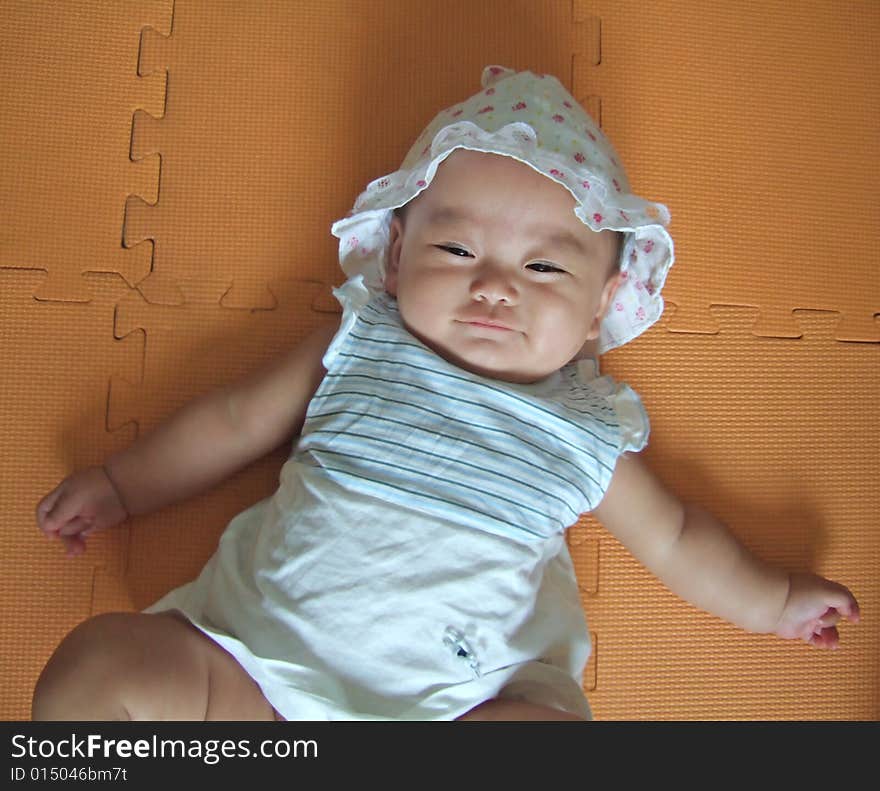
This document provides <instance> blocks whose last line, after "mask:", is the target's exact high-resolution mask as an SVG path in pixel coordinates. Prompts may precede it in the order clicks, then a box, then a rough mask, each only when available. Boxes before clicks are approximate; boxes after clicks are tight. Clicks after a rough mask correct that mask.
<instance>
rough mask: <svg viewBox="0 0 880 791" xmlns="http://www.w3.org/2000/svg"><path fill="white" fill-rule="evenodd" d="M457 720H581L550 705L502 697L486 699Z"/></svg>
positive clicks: (581, 720)
mask: <svg viewBox="0 0 880 791" xmlns="http://www.w3.org/2000/svg"><path fill="white" fill-rule="evenodd" d="M458 720H459V721H465V722H467V721H472V722H490V721H503V722H512V721H514V720H540V721H541V722H549V721H551V720H553V721H556V720H577V721H579V722H583V719H581V717H578V716H577V715H575V714H571V713H570V712H567V711H561V710H559V709H553V708H551V707H550V706H542V705H540V704H538V703H521V702H520V701H517V700H505V699H504V698H493V699H492V700H487V701H486V702H485V703H481V704H480V705H479V706H477V707H476V708H473V709H471V710H470V711H469V712H468V713H467V714H463V715H462V716H461V717H459V718H458Z"/></svg>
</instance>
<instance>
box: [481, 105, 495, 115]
mask: <svg viewBox="0 0 880 791" xmlns="http://www.w3.org/2000/svg"><path fill="white" fill-rule="evenodd" d="M494 109H495V108H494V107H493V106H492V105H491V104H487V105H486V106H485V107H484V108H483V109H482V110H477V115H482V114H483V113H491V112H492V111H493V110H494Z"/></svg>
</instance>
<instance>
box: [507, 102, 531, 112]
mask: <svg viewBox="0 0 880 791" xmlns="http://www.w3.org/2000/svg"><path fill="white" fill-rule="evenodd" d="M527 106H528V105H527V104H526V103H525V102H517V103H516V104H515V105H513V107H511V108H510V109H511V110H525V109H526V107H527Z"/></svg>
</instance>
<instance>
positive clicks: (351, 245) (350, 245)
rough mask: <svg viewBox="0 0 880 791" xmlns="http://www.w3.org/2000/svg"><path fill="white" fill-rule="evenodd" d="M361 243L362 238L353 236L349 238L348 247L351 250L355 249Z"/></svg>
mask: <svg viewBox="0 0 880 791" xmlns="http://www.w3.org/2000/svg"><path fill="white" fill-rule="evenodd" d="M360 243H361V240H360V239H358V238H357V236H352V237H351V238H350V239H349V240H348V249H349V250H354V248H355V247H357V246H358V245H359V244H360Z"/></svg>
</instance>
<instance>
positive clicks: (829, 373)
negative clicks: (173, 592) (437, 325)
mask: <svg viewBox="0 0 880 791" xmlns="http://www.w3.org/2000/svg"><path fill="white" fill-rule="evenodd" d="M878 36H880V6H878V5H877V4H876V3H873V2H855V1H854V0H845V1H841V2H838V3H833V4H830V3H824V2H822V3H820V2H804V3H798V4H796V5H794V4H790V3H783V2H777V3H763V2H754V3H737V4H734V5H731V4H728V3H724V2H721V1H720V0H718V1H717V2H708V1H700V2H689V3H687V4H681V3H678V2H672V0H658V2H655V3H651V4H649V5H648V6H646V5H645V4H644V3H638V2H634V1H632V2H619V0H618V1H617V2H613V3H612V2H610V0H607V1H606V0H553V1H548V0H544V2H540V3H538V2H529V1H528V0H519V1H517V0H484V1H482V2H478V3H474V2H471V1H470V0H469V1H468V2H464V1H463V0H452V1H451V2H450V0H445V1H444V2H440V1H439V0H424V2H420V3H418V4H412V3H410V2H405V0H384V1H382V2H380V1H379V0H375V1H372V0H347V1H344V0H333V2H326V1H325V0H297V2H282V1H281V0H277V1H276V2H270V1H269V0H264V1H263V2H249V3H234V2H212V3H202V2H196V0H174V1H173V2H172V0H152V2H150V1H147V0H144V1H143V2H127V1H123V0H118V1H117V2H110V1H109V0H108V1H105V2H101V3H85V4H72V3H32V2H15V1H12V0H2V2H0V437H2V440H3V442H4V446H5V448H6V453H4V454H3V455H2V457H0V506H2V516H0V549H2V552H0V564H2V569H3V575H2V579H3V581H2V592H0V717H2V718H4V719H26V718H27V717H28V716H29V713H30V694H31V690H32V688H33V684H34V682H35V680H36V678H37V676H38V674H39V672H40V670H41V668H42V666H43V664H44V663H45V661H46V659H47V658H48V656H49V655H50V654H51V652H52V650H53V649H54V647H55V645H57V643H58V641H59V640H60V639H61V638H62V637H63V635H64V634H66V633H67V631H69V630H70V629H71V628H73V626H75V625H76V624H77V623H78V622H80V621H81V620H83V619H84V618H86V617H88V616H89V615H90V614H93V613H98V612H103V611H107V610H114V609H140V608H143V607H145V606H147V605H148V604H150V603H152V601H154V600H155V599H157V598H158V597H159V596H160V595H162V594H163V593H164V592H165V591H167V590H168V589H169V588H170V587H172V586H174V585H177V584H180V583H182V582H184V581H186V580H188V579H190V578H192V577H193V576H194V575H195V574H196V573H197V572H198V570H199V569H200V568H201V566H202V564H203V563H204V561H205V560H206V559H207V558H208V557H209V555H210V554H211V552H212V551H213V548H214V546H215V545H216V542H217V539H218V537H219V535H220V533H221V532H222V530H223V528H224V526H225V525H226V523H227V522H228V520H229V519H230V518H231V517H232V516H234V515H235V514H236V513H238V512H239V511H240V510H242V509H243V508H245V507H247V506H248V505H250V504H251V503H253V502H255V501H256V500H258V499H260V498H262V497H265V496H266V495H268V494H269V493H271V492H272V491H273V490H274V489H275V486H276V485H277V475H278V470H279V468H280V466H281V464H282V463H283V460H284V458H285V456H286V449H284V448H282V449H279V450H278V451H277V452H276V453H274V454H272V455H270V456H269V457H267V458H266V459H264V460H262V461H261V462H259V463H257V464H255V465H253V466H252V467H250V468H248V469H246V470H244V471H242V472H241V473H239V474H238V475H236V476H235V477H234V478H233V479H231V480H229V481H227V482H226V483H224V484H223V485H221V486H219V487H217V488H216V489H215V490H213V491H211V492H208V493H205V494H204V495H202V496H200V497H198V498H195V499H194V500H192V501H189V502H186V503H183V504H181V505H179V506H176V507H173V508H169V509H166V510H164V511H162V512H159V513H156V514H153V515H150V516H148V517H143V518H138V519H134V520H131V521H129V522H128V523H126V524H125V525H124V526H123V527H122V528H120V529H118V530H116V531H114V532H113V533H110V534H104V535H99V536H96V537H95V538H93V540H92V541H91V543H90V545H89V549H88V552H87V553H86V554H85V555H84V556H82V557H79V558H76V559H66V558H65V557H64V556H63V552H62V550H61V547H60V546H59V545H56V544H49V543H47V542H46V541H45V540H44V539H43V538H42V537H41V536H40V534H39V533H38V531H37V529H36V526H35V523H34V513H33V512H34V508H35V506H36V503H37V501H38V500H39V498H40V497H41V496H42V495H44V494H45V493H46V492H48V491H49V490H50V489H51V488H52V487H53V486H54V485H55V484H56V483H57V482H58V481H59V480H60V479H61V478H63V477H64V476H65V475H66V474H68V473H69V472H71V471H72V470H74V469H76V468H77V467H80V466H84V465H87V464H94V463H99V462H100V461H101V460H102V459H103V458H105V457H106V456H107V455H109V454H110V453H112V452H114V451H115V450H118V449H119V448H121V447H124V446H125V445H127V444H129V443H130V442H131V441H132V440H133V439H134V438H135V437H136V436H137V435H138V434H139V433H143V432H145V431H147V430H149V429H150V428H151V427H152V426H154V425H156V423H157V422H159V421H160V420H162V418H163V417H165V416H167V415H168V414H170V413H171V412H173V411H174V410H175V409H176V408H178V407H179V406H180V405H182V404H183V403H184V402H186V401H187V400H189V399H190V398H193V397H195V396H197V395H198V394H200V393H202V392H204V391H205V390H207V389H209V388H211V387H214V386H216V385H219V384H222V383H223V382H227V381H232V380H235V379H237V378H238V377H240V376H241V375H243V374H244V373H246V372H248V371H251V370H254V369H255V368H257V367H259V366H261V365H262V364H263V363H264V362H265V361H266V360H268V359H270V358H272V357H274V356H276V355H278V354H280V353H282V352H283V350H284V349H285V348H287V347H288V346H289V345H290V344H291V343H294V342H295V341H296V340H297V339H298V338H299V337H301V336H302V335H303V334H304V333H306V332H307V331H308V330H309V328H310V327H312V326H314V325H315V324H316V323H318V322H319V321H321V319H322V314H326V312H328V311H333V310H334V305H333V302H332V299H330V298H328V288H327V286H328V285H329V284H335V283H338V282H340V279H341V278H340V273H339V272H338V266H337V263H336V245H335V239H333V238H332V237H331V235H330V233H329V226H330V223H331V222H332V221H333V220H334V219H337V218H339V217H341V216H343V215H344V214H345V213H346V212H347V211H348V209H349V208H350V206H351V203H352V201H353V199H354V197H355V196H356V194H357V192H358V191H359V189H360V188H361V187H362V186H364V185H365V184H366V183H367V182H368V181H369V180H371V179H372V178H374V177H376V176H378V175H381V174H383V173H385V172H388V171H390V170H393V169H394V168H395V167H396V166H397V164H398V163H399V161H400V160H401V158H402V156H403V154H404V153H405V152H406V150H407V148H408V147H409V144H410V142H411V141H412V139H414V137H415V136H417V135H418V133H419V132H420V131H421V129H422V127H423V126H424V124H425V123H426V122H427V121H428V120H430V118H431V117H432V116H433V114H434V113H435V112H436V111H437V110H438V109H439V108H441V107H444V106H447V105H449V104H451V103H453V102H454V101H456V100H458V99H460V98H462V97H464V96H467V95H469V94H470V93H471V92H472V91H473V90H475V88H476V87H477V85H478V79H479V74H480V71H481V69H482V67H483V66H484V65H486V64H488V63H500V64H503V65H507V66H511V67H514V68H529V69H532V70H534V71H541V72H549V73H553V74H556V75H557V76H559V77H560V79H562V81H563V82H565V83H566V84H567V85H568V87H569V88H571V89H572V90H573V92H574V95H575V96H576V97H577V98H578V99H579V100H580V101H581V102H582V103H583V104H584V106H585V107H586V108H587V109H588V110H589V111H590V112H591V113H592V114H593V115H594V116H595V117H596V118H597V120H599V121H600V122H601V124H602V126H603V128H604V129H605V130H606V132H607V133H608V134H609V136H610V137H611V139H612V140H613V141H614V142H615V144H616V146H617V148H618V150H619V151H620V153H621V155H622V157H623V160H624V163H625V164H626V166H627V169H628V171H629V173H630V177H631V180H632V182H633V185H634V187H635V189H636V191H637V192H639V194H643V195H645V196H646V197H649V198H654V199H657V200H660V201H662V202H664V203H666V204H667V205H668V206H669V207H670V210H671V212H672V217H673V226H672V228H671V230H672V232H673V236H674V238H675V239H676V244H677V259H678V260H677V263H676V266H675V267H674V268H673V271H672V273H671V275H670V279H669V283H668V289H667V292H666V294H667V304H668V310H667V313H666V315H665V316H664V319H663V321H662V322H661V323H660V324H659V325H658V326H657V327H655V328H654V329H652V330H651V331H650V332H649V333H647V334H646V335H645V336H644V337H643V338H641V339H639V340H638V341H637V342H635V343H633V344H630V345H628V346H626V347H624V348H623V349H620V350H618V351H615V352H613V353H612V354H610V355H609V356H608V357H607V358H606V360H605V361H604V363H603V365H604V367H605V369H606V370H607V371H608V372H610V373H612V374H614V375H615V376H617V377H619V378H621V379H623V380H626V381H628V382H630V383H631V384H632V386H633V387H634V388H635V389H636V390H637V391H638V392H639V393H640V394H641V395H642V397H643V399H644V401H645V404H646V406H647V408H648V410H649V413H650V415H651V418H652V441H651V444H650V446H649V449H648V450H647V451H646V454H647V457H648V459H649V461H650V462H651V463H652V465H653V466H654V467H655V469H656V470H657V471H658V473H659V475H660V476H661V478H663V480H665V481H666V482H667V484H668V485H669V486H670V487H672V488H673V489H674V490H675V491H676V492H677V493H678V494H679V495H681V496H682V497H684V498H687V499H691V500H695V501H696V502H698V503H700V504H702V505H704V506H706V507H707V508H709V509H710V510H712V511H713V512H714V513H716V514H717V515H718V516H719V517H720V518H722V519H724V520H725V521H726V522H727V523H728V524H729V525H730V526H731V528H732V529H733V530H734V532H736V533H737V535H739V536H740V537H741V538H742V539H743V541H744V542H745V543H746V544H747V545H748V546H750V547H751V548H752V549H753V550H754V551H755V552H756V553H758V554H759V555H761V556H762V557H764V558H765V559H767V560H770V561H773V562H776V563H779V564H781V565H783V566H786V567H789V568H792V569H795V568H812V569H814V570H816V571H818V572H820V573H823V574H825V575H826V576H829V577H831V578H833V579H837V580H839V581H841V582H844V583H845V584H847V585H848V586H849V587H850V588H851V589H852V590H853V592H854V593H855V594H856V596H857V597H858V598H859V600H860V602H861V605H862V612H863V622H862V623H861V624H860V625H859V626H857V627H850V626H848V625H844V626H843V627H842V629H841V632H842V648H841V650H839V651H835V652H820V651H816V650H813V649H810V648H808V647H807V646H805V645H801V644H796V643H790V642H785V641H781V640H778V639H776V638H773V637H767V636H755V635H749V634H746V633H743V632H740V631H738V630H736V629H734V628H733V627H730V626H728V625H726V624H724V623H722V622H720V621H718V620H717V619H715V618H714V617H712V616H709V615H706V614H703V613H700V612H698V611H697V610H695V609H694V608H692V607H690V606H689V605H687V604H685V603H683V602H680V601H678V600H677V599H675V597H673V596H672V595H671V594H669V593H668V592H667V591H666V590H665V589H664V588H663V587H662V585H661V584H660V583H659V582H657V581H656V580H654V579H653V578H652V577H651V576H650V575H649V574H647V572H645V571H644V570H643V569H642V568H641V567H640V566H639V565H638V564H637V563H636V562H635V561H634V560H633V559H632V558H631V557H630V556H629V555H628V553H627V552H626V551H625V550H624V549H623V548H622V547H621V546H620V545H618V544H617V542H615V541H614V540H613V539H612V538H610V537H609V536H608V534H607V533H605V532H603V531H602V529H601V527H600V526H598V525H597V524H595V523H594V522H593V521H591V520H589V519H584V520H583V521H582V523H581V524H579V525H577V526H576V527H574V528H572V530H571V531H570V544H571V547H572V552H573V555H574V557H575V561H576V564H577V568H578V575H579V579H580V581H581V587H582V591H583V601H584V606H585V609H586V611H587V614H588V618H589V621H590V627H591V630H592V632H593V634H594V640H595V653H594V657H593V658H592V659H591V661H590V664H589V666H588V669H587V673H586V676H585V679H584V684H585V688H586V689H587V691H588V694H589V697H590V700H591V703H592V705H593V708H594V713H595V715H596V716H597V718H605V719H642V718H648V719H671V718H674V719H755V718H760V719H776V718H781V719H877V718H878V715H880V626H878V623H880V622H878V620H877V618H876V615H875V613H876V612H877V611H878V607H880V582H878V569H880V535H878V531H877V527H876V520H877V514H878V512H880V486H878V478H880V461H878V454H877V448H878V447H880V423H878V417H877V414H878V405H880V404H878V402H880V398H878V397H880V321H878V314H880V278H878V276H877V264H876V254H875V250H874V248H875V246H876V242H875V239H874V231H875V229H876V228H877V227H878V226H880V222H878V220H880V214H878V206H880V201H878V197H880V168H878V166H877V162H878V161H880V134H878V133H880V87H878V86H880V61H878V59H877V57H876V54H877V53H876V41H877V39H878Z"/></svg>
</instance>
